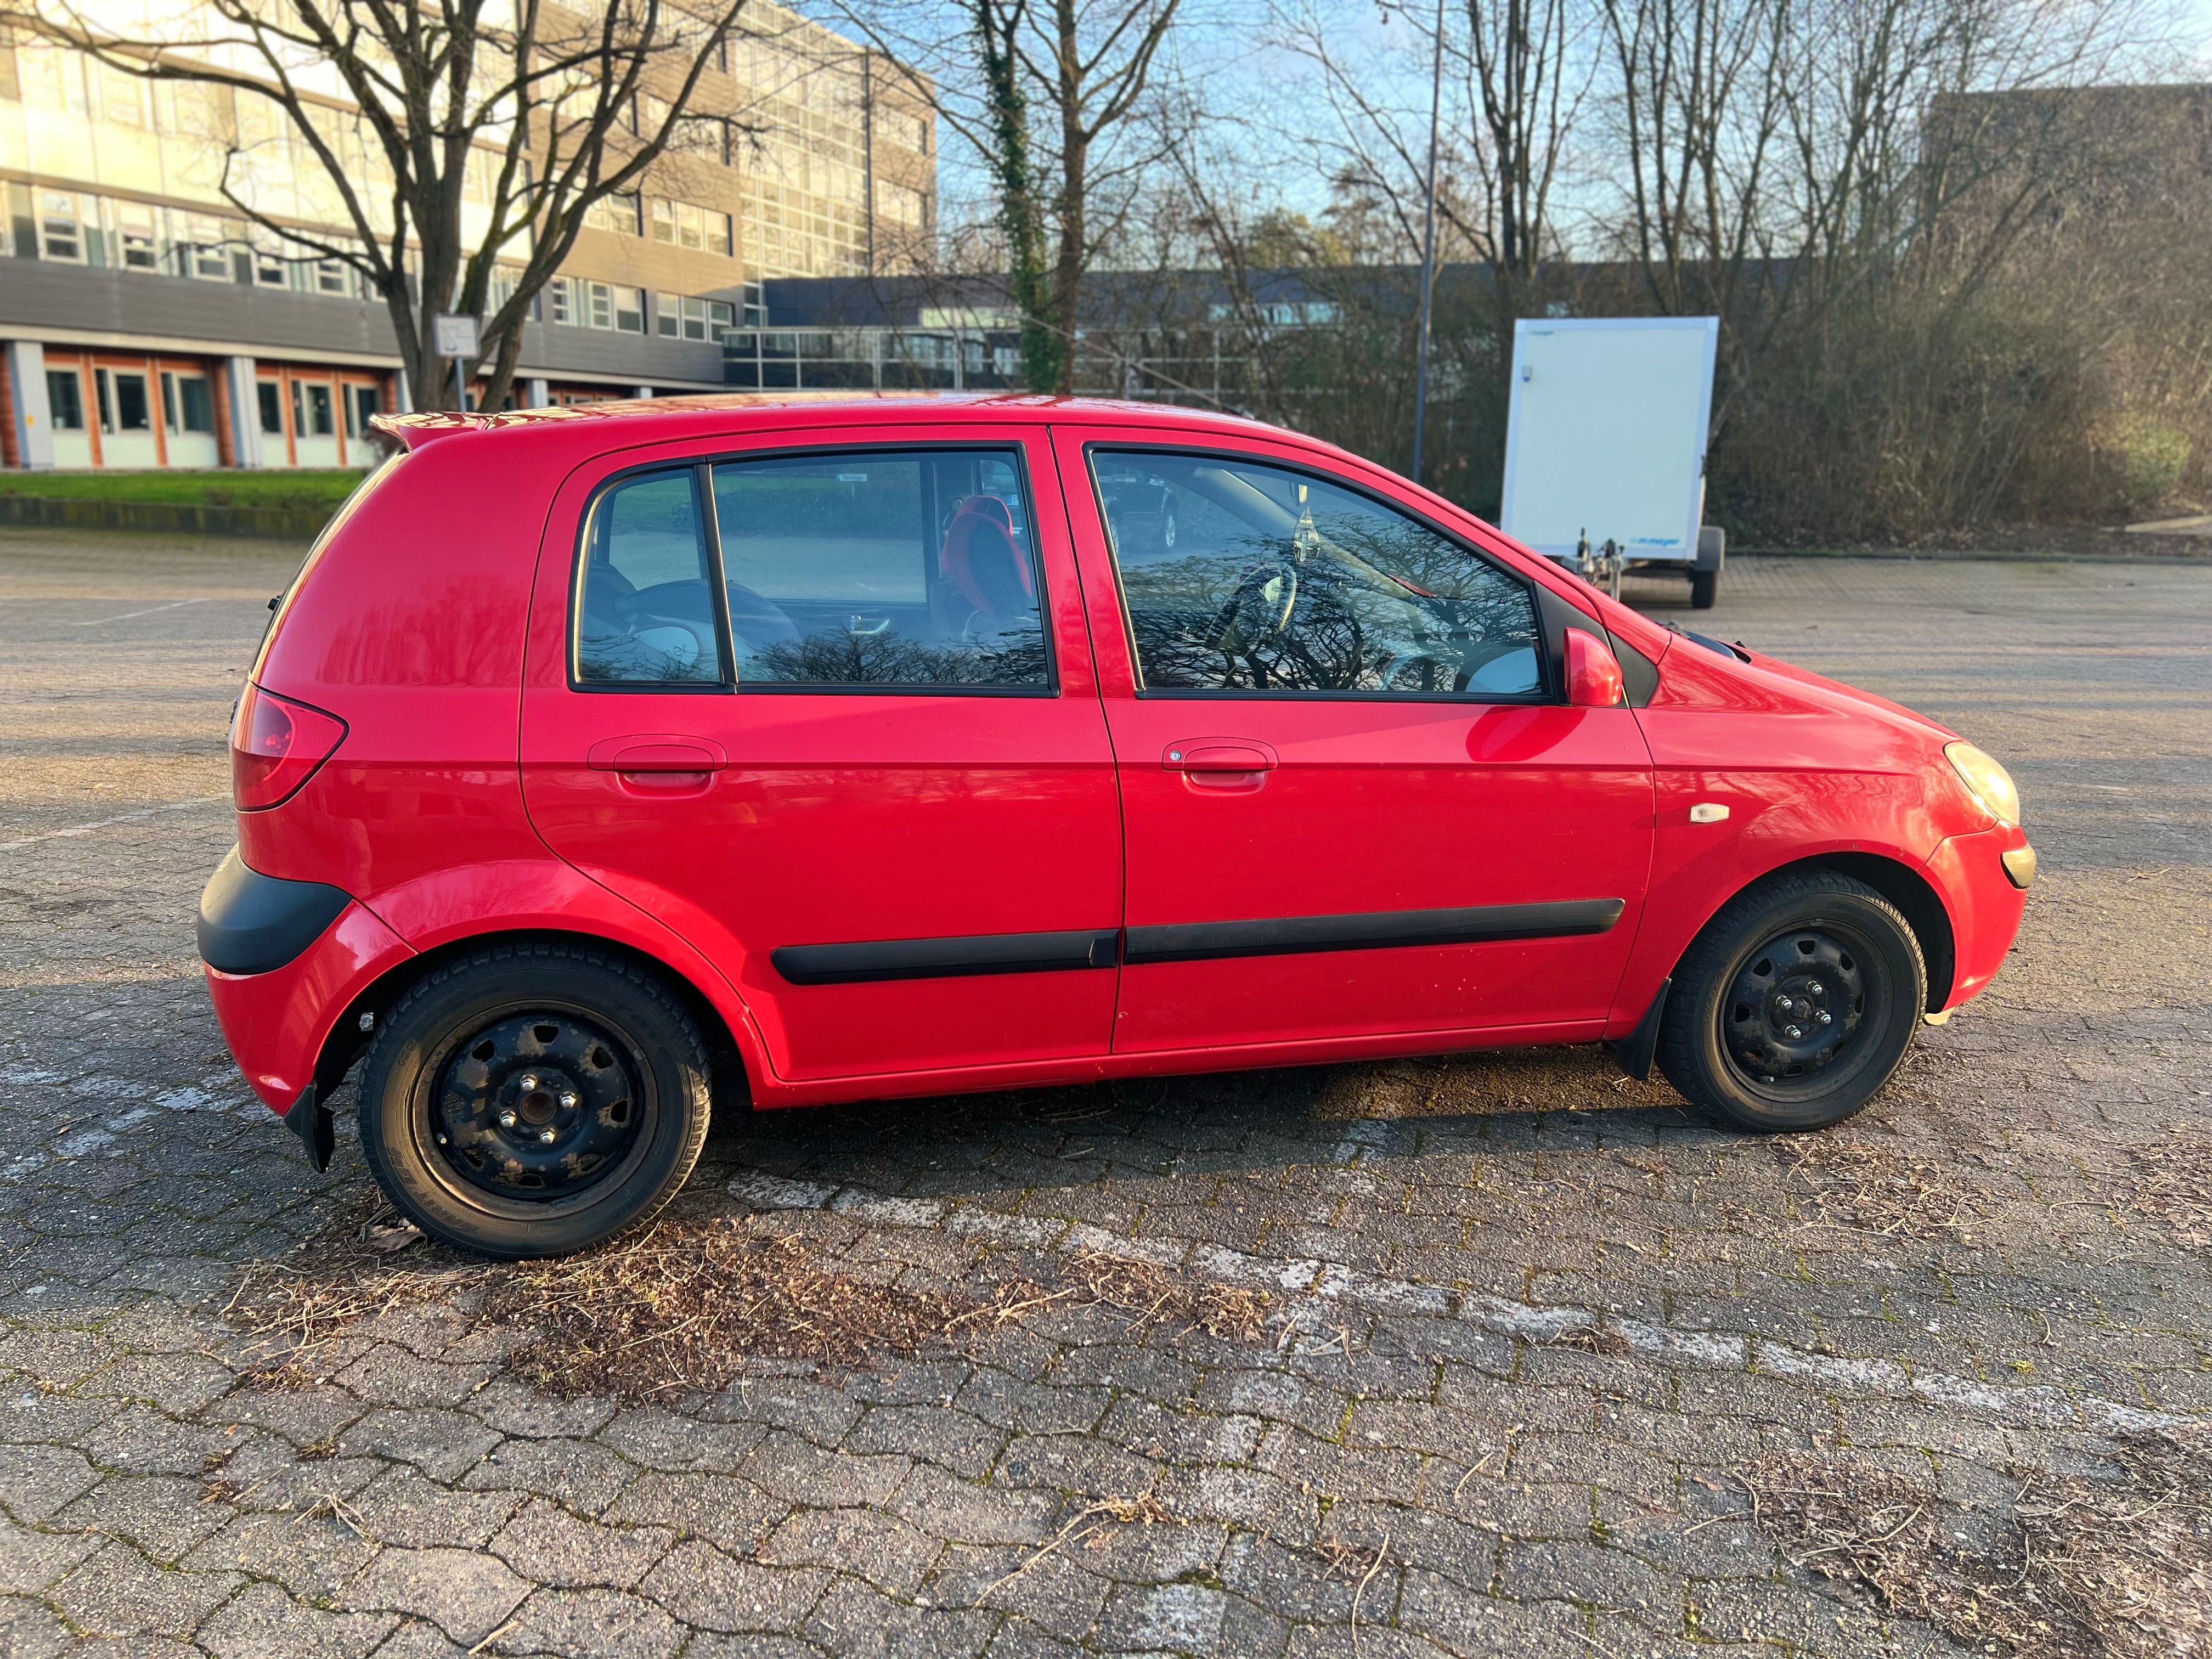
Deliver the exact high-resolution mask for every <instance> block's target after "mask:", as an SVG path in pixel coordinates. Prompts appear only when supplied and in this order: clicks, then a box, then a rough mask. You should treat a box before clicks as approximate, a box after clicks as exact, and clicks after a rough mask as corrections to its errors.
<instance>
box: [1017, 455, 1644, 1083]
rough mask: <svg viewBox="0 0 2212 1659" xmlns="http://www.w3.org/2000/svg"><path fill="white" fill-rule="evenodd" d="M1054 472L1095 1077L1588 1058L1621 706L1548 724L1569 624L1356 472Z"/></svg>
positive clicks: (1612, 927)
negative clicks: (1116, 930)
mask: <svg viewBox="0 0 2212 1659" xmlns="http://www.w3.org/2000/svg"><path fill="white" fill-rule="evenodd" d="M1055 445H1056V447H1057V450H1058V453H1059V455H1060V464H1061V470H1062V477H1063V478H1064V480H1065V481H1066V489H1067V496H1068V501H1069V502H1070V507H1071V512H1072V513H1073V521H1074V527H1075V538H1076V542H1077V545H1078V550H1079V558H1080V560H1081V562H1082V569H1083V572H1084V577H1085V585H1086V588H1087V591H1088V592H1090V594H1091V615H1092V633H1093V636H1094V639H1095V640H1096V641H1097V653H1098V663H1099V671H1100V676H1101V683H1102V685H1103V694H1104V702H1105V708H1106V718H1107V724H1108V726H1109V730H1110V731H1111V732H1112V734H1113V739H1114V746H1115V753H1116V755H1117V757H1118V763H1119V767H1120V776H1121V797H1122V811H1123V815H1124V827H1125V835H1126V838H1127V851H1126V854H1125V856H1126V861H1127V875H1126V883H1127V901H1126V906H1125V910H1124V923H1125V927H1126V928H1127V934H1126V940H1125V946H1124V963H1125V966H1124V968H1123V970H1122V975H1121V1000H1120V1005H1119V1008H1118V1011H1117V1015H1116V1022H1115V1039H1114V1042H1115V1049H1116V1051H1130V1050H1143V1049H1183V1048H1218V1047H1221V1046H1224V1045H1264V1044H1270V1043H1285V1042H1302V1041H1305V1040H1309V1039H1312V1038H1317V1037H1318V1038H1334V1039H1349V1038H1358V1037H1364V1036H1375V1037H1379V1036H1387V1035H1389V1034H1393V1033H1407V1032H1436V1031H1453V1030H1467V1031H1484V1032H1488V1033H1492V1034H1495V1033H1497V1032H1498V1031H1500V1030H1506V1029H1510V1030H1520V1031H1525V1032H1526V1033H1527V1034H1528V1036H1530V1037H1531V1038H1532V1039H1534V1038H1549V1039H1560V1040H1575V1039H1578V1038H1589V1037H1594V1036H1596V1035H1597V1034H1598V1032H1599V1030H1600V1029H1601V1024H1602V1022H1603V1020H1604V1018H1605V1017H1606V1013H1607V1008H1608V1006H1609V1004H1610V1002H1611V1000H1612V996H1613V989H1614V987H1615V985H1616V984H1617V983H1618V981H1619V980H1620V972H1621V968H1622V965H1623V963H1624V962H1625V960H1626V955H1627V951H1628V947H1629V945H1630V943H1631V941H1632V939H1633V938H1634V937H1635V932H1636V925H1637V921H1638V915H1639V914H1640V911H1641V908H1642V902H1643V896H1644V886H1645V883H1646V880H1647V879H1648V876H1649V871H1650V857H1651V839H1652V796H1651V789H1652V785H1651V767H1650V755H1649V752H1648V750H1646V748H1645V746H1644V741H1643V738H1642V737H1641V735H1640V733H1639V732H1638V727H1637V725H1636V720H1635V716H1634V714H1633V713H1632V711H1631V710H1630V709H1628V708H1571V707H1569V706H1567V705H1566V703H1565V700H1564V696H1563V695H1562V684H1563V682H1562V676H1561V673H1560V671H1559V665H1558V654H1557V653H1558V652H1559V645H1560V636H1561V635H1562V633H1563V629H1564V626H1565V621H1566V619H1567V618H1568V617H1570V616H1572V617H1579V618H1580V619H1581V620H1582V621H1583V622H1584V623H1589V625H1590V626H1592V627H1593V628H1595V623H1590V619H1589V618H1588V617H1583V616H1582V613H1580V612H1579V611H1574V610H1573V609H1572V607H1571V606H1569V605H1566V603H1565V601H1564V600H1563V599H1560V598H1559V596H1557V595H1556V594H1550V593H1548V592H1546V591H1545V590H1544V589H1543V588H1542V587H1541V584H1538V583H1536V582H1534V580H1531V579H1530V578H1528V577H1526V576H1523V575H1522V574H1518V573H1516V572H1515V571H1513V570H1512V569H1511V568H1510V567H1509V566H1508V565H1507V564H1506V563H1505V562H1503V561H1502V560H1499V559H1497V558H1495V557H1493V556H1491V555H1489V554H1486V552H1484V551H1483V550H1481V549H1480V547H1478V546H1477V545H1476V544H1474V541H1472V540H1471V539H1469V538H1466V537H1464V536H1462V535H1460V534H1458V533H1455V532H1451V531H1449V530H1447V529H1445V528H1443V526H1440V525H1439V524H1437V522H1436V521H1434V520H1431V519H1430V518H1427V517H1425V516H1424V515H1422V514H1421V513H1419V512H1417V511H1415V510H1413V508H1411V507H1408V506H1407V505H1406V504H1405V503H1403V502H1402V501H1398V500H1396V499H1394V498H1393V496H1392V495H1390V494H1389V493H1388V491H1387V489H1386V488H1385V487H1384V485H1383V481H1382V480H1381V478H1380V477H1377V476H1375V475H1369V474H1364V473H1353V472H1351V471H1345V470H1342V469H1332V470H1326V471H1325V470H1322V469H1321V468H1318V467H1316V465H1314V464H1313V463H1312V462H1311V460H1310V459H1306V458H1304V457H1302V456H1301V454H1300V453H1299V452H1298V451H1297V450H1296V449H1294V448H1290V447H1283V446H1270V445H1267V444H1263V443H1255V444H1251V445H1249V446H1237V447H1233V448H1229V449H1212V450H1199V449H1194V448H1176V447H1171V446H1170V445H1167V444H1163V443H1162V442H1161V441H1159V435H1158V434H1152V435H1147V434H1145V433H1143V432H1141V431H1128V432H1115V431H1101V430H1098V429H1095V428H1094V429H1091V430H1088V431H1085V430H1082V429H1079V428H1059V429H1057V430H1056V432H1055ZM1162 489H1164V492H1165V494H1164V499H1163V497H1162V494H1161V492H1162ZM1125 502H1126V503H1140V504H1141V506H1142V508H1143V510H1142V511H1141V513H1131V514H1129V515H1127V518H1126V520H1125V519H1124V518H1123V517H1122V515H1121V512H1120V504H1121V503H1125ZM1169 525H1171V526H1174V528H1173V532H1172V534H1165V533H1163V530H1162V526H1169Z"/></svg>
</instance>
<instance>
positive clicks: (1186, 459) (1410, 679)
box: [1092, 452, 1543, 699]
mask: <svg viewBox="0 0 2212 1659" xmlns="http://www.w3.org/2000/svg"><path fill="white" fill-rule="evenodd" d="M1092 467H1093V477H1094V478H1095V480H1096V483H1097V489H1098V500H1099V506H1100V508H1101V510H1102V512H1103V516H1104V518H1105V521H1106V527H1107V532H1108V535H1109V539H1110V541H1111V543H1112V546H1113V550H1114V560H1115V568H1116V569H1117V571H1118V573H1119V574H1120V576H1121V595H1122V599H1123V602H1124V604H1125V605H1126V606H1127V613H1128V622H1129V631H1130V635H1131V639H1132V641H1133V644H1134V646H1135V647H1136V654H1137V662H1138V666H1139V671H1140V672H1141V674H1142V676H1143V680H1144V686H1145V689H1146V690H1148V691H1168V692H1186V693H1188V692H1218V693H1231V694H1239V695H1248V696H1249V695H1250V694H1252V693H1255V692H1257V693H1278V694H1297V693H1304V694H1307V695H1313V694H1316V693H1318V694H1322V695H1330V696H1378V695H1379V696H1462V697H1475V698H1483V699H1516V698H1528V697H1534V696H1541V693H1542V690H1543V673H1542V665H1541V658H1540V657H1539V655H1538V649H1537V629H1536V607H1535V601H1534V596H1533V595H1531V593H1530V592H1529V591H1528V585H1527V584H1526V583H1525V582H1523V581H1522V580H1520V579H1519V578H1518V577H1516V576H1514V575H1512V574H1510V573H1508V572H1506V571H1504V570H1502V569H1500V568H1498V566H1496V565H1494V564H1492V563H1491V562H1489V561H1488V560H1486V559H1484V558H1482V557H1481V556H1479V555H1478V554H1476V553H1474V551H1472V550H1469V549H1468V548H1466V547H1464V546H1462V544H1459V543H1458V542H1455V541H1454V540H1452V539H1451V538H1449V537H1446V536H1444V535H1443V534H1441V533H1439V532H1437V531H1435V530H1432V529H1431V528H1430V527H1429V526H1427V525H1425V524H1423V523H1422V522H1421V521H1420V520H1417V519H1414V518H1412V517H1410V516H1408V515H1407V514H1406V513H1401V512H1398V511H1397V510H1395V508H1393V507H1388V506H1385V505H1384V504H1383V503H1382V502H1380V501H1375V500H1373V499H1372V498H1371V497H1370V496H1367V495H1363V494H1361V493H1359V492H1358V491H1356V490H1353V489H1348V488H1346V487H1344V486H1342V485H1340V484H1337V483H1331V482H1329V481H1328V480H1327V479H1324V478H1321V477H1315V476H1314V475H1312V474H1310V473H1306V472H1300V471H1292V470H1291V469H1290V468H1288V467H1279V466H1270V465H1266V464H1264V463H1261V462H1258V461H1245V460H1238V459H1221V458H1217V457H1212V456H1200V455H1177V454H1175V453H1168V452H1152V453H1115V452H1101V453H1097V454H1095V455H1094V456H1093V457H1092Z"/></svg>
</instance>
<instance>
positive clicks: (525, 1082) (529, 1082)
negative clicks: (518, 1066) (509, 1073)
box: [522, 1072, 538, 1089]
mask: <svg viewBox="0 0 2212 1659" xmlns="http://www.w3.org/2000/svg"><path fill="white" fill-rule="evenodd" d="M522 1086H523V1087H524V1088H526V1089H535V1088H536V1087H537V1086H538V1073H535V1072H525V1073H523V1074H522Z"/></svg>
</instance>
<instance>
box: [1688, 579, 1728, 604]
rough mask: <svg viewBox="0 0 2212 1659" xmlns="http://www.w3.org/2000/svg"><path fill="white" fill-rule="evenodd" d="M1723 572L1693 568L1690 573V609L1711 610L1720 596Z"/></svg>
mask: <svg viewBox="0 0 2212 1659" xmlns="http://www.w3.org/2000/svg"><path fill="white" fill-rule="evenodd" d="M1720 592H1721V573H1720V572H1719V571H1717V570H1692V572H1691V573H1690V609H1691V610H1692V611H1710V610H1711V609H1712V608H1713V601H1714V600H1716V599H1718V598H1719V597H1720Z"/></svg>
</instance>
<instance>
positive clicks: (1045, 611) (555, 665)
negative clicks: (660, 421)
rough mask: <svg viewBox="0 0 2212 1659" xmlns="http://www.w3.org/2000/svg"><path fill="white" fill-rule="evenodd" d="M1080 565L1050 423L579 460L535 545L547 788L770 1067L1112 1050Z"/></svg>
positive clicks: (1109, 802)
mask: <svg viewBox="0 0 2212 1659" xmlns="http://www.w3.org/2000/svg"><path fill="white" fill-rule="evenodd" d="M1040 479H1042V483H1043V488H1042V490H1040V489H1038V488H1037V483H1038V481H1039V480H1040ZM1078 592H1079V590H1078V586H1077V582H1076V580H1075V572H1074V568H1073V557H1072V554H1071V551H1070V549H1069V546H1068V541H1067V532H1066V518H1065V514H1064V513H1063V512H1062V511H1061V510H1060V507H1059V500H1058V490H1057V489H1056V486H1055V483H1054V478H1053V475H1052V471H1051V462H1050V457H1049V453H1048V448H1047V447H1046V445H1045V443H1044V442H1043V441H1042V432H1041V430H1038V431H1036V433H1035V434H1034V435H1033V433H1032V431H1031V430H1030V429H1026V428H1019V427H1012V426H1009V427H1006V428H981V427H976V426H970V425H963V426H961V427H958V428H950V429H930V428H898V430H897V432H896V438H895V440H891V441H881V442H849V443H844V444H836V443H829V444H825V443H823V441H821V439H820V438H819V437H818V436H813V435H810V436H809V437H808V438H806V439H805V440H804V441H801V440H798V439H794V440H793V441H788V442H783V443H777V442H761V441H751V442H749V443H748V445H747V447H745V448H744V451H743V452H742V453H727V452H722V453H717V452H715V451H714V449H713V448H712V447H697V446H695V447H693V449H692V450H691V451H690V452H688V453H670V454H666V455H664V456H661V457H659V458H656V459H653V460H651V461H649V462H647V463H646V464H643V465H640V464H638V462H637V461H636V460H635V458H629V459H623V460H610V461H609V462H607V463H605V464H604V465H600V466H599V467H597V468H595V469H586V472H585V473H583V474H581V475H580V476H579V477H576V478H574V479H572V480H570V482H569V483H568V485H567V486H565V487H564V488H563V490H562V495H561V497H560V499H559V501H558V502H557V504H556V509H555V512H554V513H553V515H552V520H551V527H550V532H549V538H548V542H547V544H546V547H545V550H544V556H543V557H542V559H541V562H540V568H539V576H538V588H537V596H536V601H535V603H536V605H537V607H538V616H537V619H536V623H535V625H534V627H533V631H532V660H531V665H530V669H529V671H528V677H527V678H528V684H527V687H526V692H525V696H524V710H523V732H522V760H523V776H524V786H525V790H526V796H527V799H528V802H529V806H530V811H531V816H532V820H533V822H534V823H536V825H537V827H538V832H539V833H540V834H541V835H542V836H544V838H545V840H546V841H547V842H548V843H549V844H550V845H551V846H552V847H553V848H554V849H555V850H556V852H557V853H559V854H561V855H562V857H564V858H566V859H568V860H570V861H571V862H573V863H574V864H575V865H576V866H578V867H579V868H580V869H581V870H583V871H584V872H586V874H588V875H590V876H592V878H595V879H597V880H599V881H600V882H602V883H604V884H605V885H606V886H608V887H610V888H611V889H612V890H615V891H616V892H617V893H620V894H622V895H623V896H625V897H627V898H629V899H630V900H631V901H632V902H635V903H636V904H638V905H639V906H641V908H644V909H646V910H647V911H649V912H650V913H652V914H653V915H656V916H658V917H659V918H661V919H662V920H664V921H666V922H667V923H668V925H669V926H671V927H673V928H674V929H675V930H676V931H677V932H678V933H681V934H683V935H684V937H686V938H687V939H689V940H690V942H691V943H692V944H693V945H696V946H697V947H699V948H700V949H702V951H705V952H706V953H707V954H708V956H709V957H712V958H714V960H715V961H717V962H718V963H720V965H721V966H722V968H723V969H724V971H725V972H726V973H727V974H728V975H730V977H731V978H732V981H735V982H736V984H737V985H738V987H739V989H740V991H741V992H742V994H743V995H744V999H745V1000H746V1003H747V1006H749V1008H750V1010H751V1012H752V1013H753V1015H754V1017H755V1018H756V1020H757V1023H758V1024H759V1026H760V1029H761V1031H762V1035H763V1038H764V1040H765V1043H766V1047H767V1048H768V1051H769V1056H770V1060H771V1063H772V1064H773V1065H774V1066H775V1069H776V1071H777V1073H779V1075H780V1076H781V1077H783V1078H786V1079H793V1080H809V1081H813V1080H822V1079H836V1078H842V1077H856V1078H860V1077H880V1076H884V1075H890V1074H900V1073H931V1072H944V1071H952V1070H957V1069H962V1068H968V1067H975V1066H1002V1065H1007V1064H1013V1063H1018V1062H1021V1061H1024V1060H1038V1059H1046V1058H1061V1057H1068V1056H1080V1055H1087V1054H1100V1053H1103V1051H1104V1050H1105V1048H1106V1047H1107V1044H1108V1041H1109V1029H1110V1025H1111V1021H1112V1013H1113V1006H1114V994H1115V948H1114V937H1115V929H1116V928H1117V927H1118V926H1119V921H1120V908H1121V894H1120V868H1121V830H1120V819H1119V813H1118V809H1117V804H1116V800H1115V780H1114V774H1113V768H1112V760H1111V753H1110V750H1109V745H1108V742H1107V737H1106V731H1105V725H1104V721H1103V716H1102V713H1101V710H1100V707H1099V702H1098V698H1097V689H1096V685H1095V683H1094V680H1093V678H1092V673H1091V654H1090V648H1089V645H1088V641H1087V640H1086V638H1085V631H1084V625H1083V619H1082V614H1081V608H1080V605H1079V599H1078V597H1077V595H1078Z"/></svg>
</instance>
